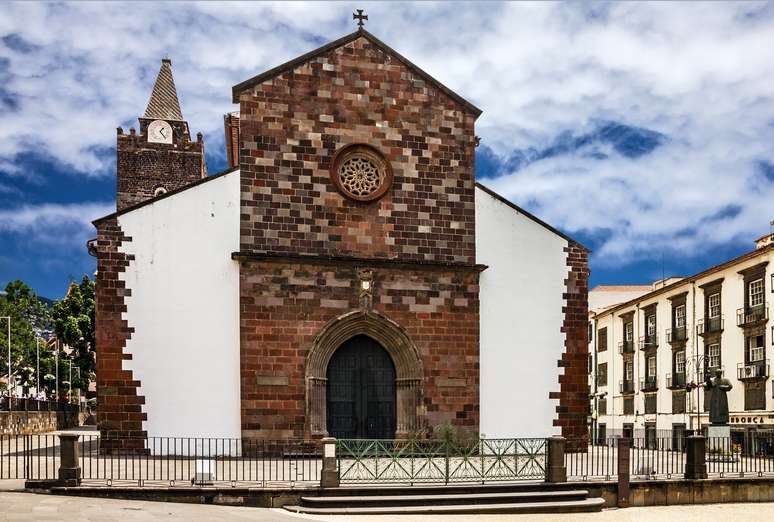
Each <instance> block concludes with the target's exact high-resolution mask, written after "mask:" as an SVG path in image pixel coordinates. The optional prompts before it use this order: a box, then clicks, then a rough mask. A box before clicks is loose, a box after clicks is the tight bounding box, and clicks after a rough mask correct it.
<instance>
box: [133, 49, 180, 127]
mask: <svg viewBox="0 0 774 522" xmlns="http://www.w3.org/2000/svg"><path fill="white" fill-rule="evenodd" d="M143 117H144V118H147V119H151V120H175V121H183V112H182V111H181V110H180V102H179V101H178V99H177V89H176V88H175V80H174V78H173V77H172V60H170V59H169V58H164V59H163V60H161V69H159V75H158V77H156V84H155V85H154V86H153V92H152V93H151V97H150V100H149V101H148V107H147V108H146V109H145V116H143Z"/></svg>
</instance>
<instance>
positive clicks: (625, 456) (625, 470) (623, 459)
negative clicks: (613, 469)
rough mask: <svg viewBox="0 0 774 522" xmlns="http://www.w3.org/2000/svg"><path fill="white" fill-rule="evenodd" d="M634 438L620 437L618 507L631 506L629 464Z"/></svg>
mask: <svg viewBox="0 0 774 522" xmlns="http://www.w3.org/2000/svg"><path fill="white" fill-rule="evenodd" d="M631 445H632V439H628V438H625V437H624V438H620V439H618V507H619V508H625V507H629V465H630V462H631Z"/></svg>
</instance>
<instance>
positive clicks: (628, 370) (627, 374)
mask: <svg viewBox="0 0 774 522" xmlns="http://www.w3.org/2000/svg"><path fill="white" fill-rule="evenodd" d="M624 379H626V380H627V381H631V380H632V379H634V364H632V361H626V362H625V363H624Z"/></svg>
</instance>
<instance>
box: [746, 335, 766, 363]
mask: <svg viewBox="0 0 774 522" xmlns="http://www.w3.org/2000/svg"><path fill="white" fill-rule="evenodd" d="M763 342H764V340H763V334H759V335H751V336H750V337H748V338H747V355H748V359H747V360H748V361H749V362H751V363H752V362H758V361H762V360H764V359H765V358H766V348H765V347H764V345H763Z"/></svg>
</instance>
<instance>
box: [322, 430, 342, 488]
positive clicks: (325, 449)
mask: <svg viewBox="0 0 774 522" xmlns="http://www.w3.org/2000/svg"><path fill="white" fill-rule="evenodd" d="M322 454H323V455H322V457H323V459H322V464H323V465H322V471H321V473H320V487H322V488H337V487H339V470H338V467H337V462H336V460H337V459H336V439H334V438H332V437H326V438H324V439H322Z"/></svg>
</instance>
